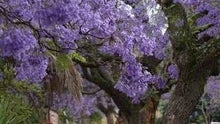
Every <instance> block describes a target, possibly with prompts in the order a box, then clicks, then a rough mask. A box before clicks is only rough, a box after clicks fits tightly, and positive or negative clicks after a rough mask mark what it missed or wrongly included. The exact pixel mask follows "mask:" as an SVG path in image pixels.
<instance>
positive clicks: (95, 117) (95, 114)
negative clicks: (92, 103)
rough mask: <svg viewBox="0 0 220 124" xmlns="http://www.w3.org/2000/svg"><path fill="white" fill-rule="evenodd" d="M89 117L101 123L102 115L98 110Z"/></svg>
mask: <svg viewBox="0 0 220 124" xmlns="http://www.w3.org/2000/svg"><path fill="white" fill-rule="evenodd" d="M89 118H90V119H91V121H94V122H96V123H97V124H102V116H101V115H100V114H99V113H98V112H95V113H93V114H92V115H91V116H90V117H89Z"/></svg>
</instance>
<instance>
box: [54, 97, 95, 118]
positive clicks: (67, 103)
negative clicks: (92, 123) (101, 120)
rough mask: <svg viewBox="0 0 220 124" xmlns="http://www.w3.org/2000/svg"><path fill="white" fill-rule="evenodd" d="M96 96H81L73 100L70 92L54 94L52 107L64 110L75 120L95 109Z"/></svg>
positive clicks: (88, 114)
mask: <svg viewBox="0 0 220 124" xmlns="http://www.w3.org/2000/svg"><path fill="white" fill-rule="evenodd" d="M96 103H97V101H96V97H93V96H83V98H82V99H81V101H75V100H74V99H73V96H72V95H71V94H68V93H65V94H60V95H57V94H54V99H53V106H52V107H53V109H55V110H66V111H67V112H68V113H69V114H70V115H71V116H72V117H74V119H75V120H78V119H80V118H82V117H85V116H90V115H91V114H92V113H94V112H96V111H97V108H96Z"/></svg>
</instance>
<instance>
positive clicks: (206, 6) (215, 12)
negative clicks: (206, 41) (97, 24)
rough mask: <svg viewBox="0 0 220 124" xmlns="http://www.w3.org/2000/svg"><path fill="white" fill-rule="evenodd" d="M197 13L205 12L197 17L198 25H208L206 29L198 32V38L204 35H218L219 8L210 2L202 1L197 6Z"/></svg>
mask: <svg viewBox="0 0 220 124" xmlns="http://www.w3.org/2000/svg"><path fill="white" fill-rule="evenodd" d="M196 11H197V12H198V13H205V14H204V16H202V17H201V18H198V19H197V21H196V22H197V25H198V26H205V25H210V27H209V28H208V29H206V30H205V31H203V32H201V33H199V34H198V38H199V39H200V38H202V37H204V36H206V35H208V36H211V37H216V36H220V21H219V20H220V8H219V7H217V6H213V5H211V4H210V3H203V4H201V5H199V6H198V8H197V10H196Z"/></svg>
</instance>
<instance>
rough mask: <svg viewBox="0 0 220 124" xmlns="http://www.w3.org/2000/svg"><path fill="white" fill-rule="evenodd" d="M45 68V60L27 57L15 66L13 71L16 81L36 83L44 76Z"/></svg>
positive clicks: (46, 63) (37, 57) (38, 57)
mask: <svg viewBox="0 0 220 124" xmlns="http://www.w3.org/2000/svg"><path fill="white" fill-rule="evenodd" d="M47 66H48V60H47V58H45V57H43V56H28V57H26V58H23V59H22V60H21V61H20V62H19V64H17V66H16V67H15V68H14V71H15V73H16V78H17V79H18V80H23V81H27V82H36V83H38V82H41V81H42V79H43V78H44V77H45V76H46V74H47V73H46V69H47Z"/></svg>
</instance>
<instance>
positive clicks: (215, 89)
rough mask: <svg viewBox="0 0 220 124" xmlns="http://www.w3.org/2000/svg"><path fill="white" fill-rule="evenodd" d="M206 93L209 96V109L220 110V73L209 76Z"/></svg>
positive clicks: (210, 110)
mask: <svg viewBox="0 0 220 124" xmlns="http://www.w3.org/2000/svg"><path fill="white" fill-rule="evenodd" d="M204 94H205V95H207V96H208V97H209V99H207V100H208V102H209V105H208V106H207V110H208V112H210V113H214V112H218V111H220V109H219V108H220V96H219V94H220V75H218V76H211V77H209V79H208V81H207V84H206V87H205V92H204Z"/></svg>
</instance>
